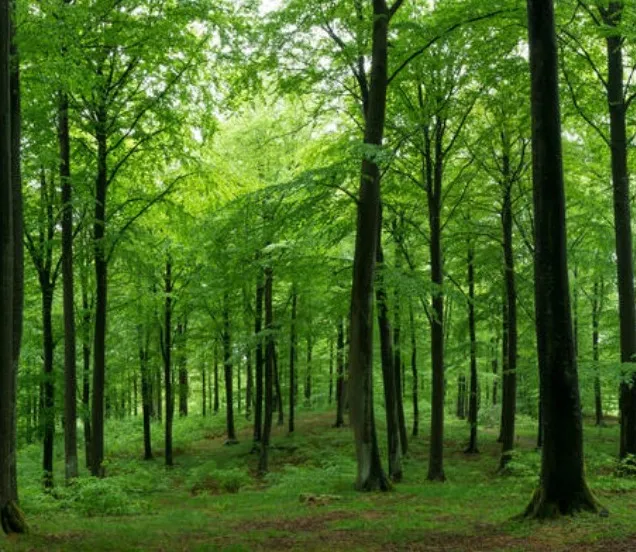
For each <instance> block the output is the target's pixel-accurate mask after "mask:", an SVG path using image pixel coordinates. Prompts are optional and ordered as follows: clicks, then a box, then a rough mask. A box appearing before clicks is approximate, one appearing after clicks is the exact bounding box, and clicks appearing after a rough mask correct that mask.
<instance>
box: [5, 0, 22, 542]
mask: <svg viewBox="0 0 636 552" xmlns="http://www.w3.org/2000/svg"><path fill="white" fill-rule="evenodd" d="M11 19H12V17H11V10H10V2H9V1H8V0H2V1H0V312H2V313H3V315H2V323H0V525H2V529H3V531H4V532H5V533H7V534H9V533H24V532H26V530H27V526H26V522H25V520H24V517H23V515H22V512H21V511H20V509H19V507H18V504H17V500H18V495H17V486H16V465H15V462H16V455H15V451H16V444H15V436H16V432H15V423H16V412H15V408H16V402H15V401H16V394H15V390H16V387H15V378H16V369H17V364H16V358H17V354H16V352H17V351H15V350H14V338H15V328H14V316H20V315H19V313H17V312H16V308H15V307H16V304H15V303H14V293H15V287H14V286H15V242H14V240H15V235H14V229H15V227H14V220H13V217H14V215H15V213H14V205H13V197H14V193H15V191H16V190H15V183H16V181H17V179H15V180H14V179H13V175H12V166H13V165H12V154H13V153H14V152H15V150H14V147H15V145H14V143H13V141H12V131H11V129H12V102H11V97H12V94H11V57H10V52H11Z"/></svg>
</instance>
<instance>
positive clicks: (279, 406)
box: [274, 343, 285, 426]
mask: <svg viewBox="0 0 636 552" xmlns="http://www.w3.org/2000/svg"><path fill="white" fill-rule="evenodd" d="M274 385H275V390H276V399H275V404H276V410H277V411H278V425H279V426H282V425H284V424H285V418H284V415H283V394H282V393H281V389H280V373H279V371H278V352H277V351H276V344H275V343H274Z"/></svg>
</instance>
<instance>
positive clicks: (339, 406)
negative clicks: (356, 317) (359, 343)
mask: <svg viewBox="0 0 636 552" xmlns="http://www.w3.org/2000/svg"><path fill="white" fill-rule="evenodd" d="M337 348H338V350H337V351H336V364H337V371H338V373H337V380H336V424H335V427H342V426H344V410H345V388H344V383H345V382H344V376H345V373H344V372H345V343H344V323H343V321H342V319H341V320H340V322H339V323H338V340H337Z"/></svg>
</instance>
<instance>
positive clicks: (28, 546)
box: [0, 411, 636, 552]
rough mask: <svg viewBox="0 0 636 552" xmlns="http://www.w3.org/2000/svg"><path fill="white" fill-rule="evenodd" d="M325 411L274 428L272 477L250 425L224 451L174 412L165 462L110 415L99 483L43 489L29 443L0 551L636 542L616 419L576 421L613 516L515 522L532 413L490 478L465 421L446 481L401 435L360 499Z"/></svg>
mask: <svg viewBox="0 0 636 552" xmlns="http://www.w3.org/2000/svg"><path fill="white" fill-rule="evenodd" d="M333 418H334V416H333V414H332V413H331V412H329V413H327V412H311V411H310V412H303V413H301V415H300V416H299V419H298V424H297V429H296V433H295V434H294V435H293V436H289V435H287V432H286V428H283V427H275V428H274V434H273V439H272V443H273V447H272V452H271V457H270V458H271V473H270V474H269V475H268V476H267V477H266V478H264V479H259V478H257V477H256V475H255V468H256V464H257V455H255V454H253V453H252V452H251V449H252V444H251V430H250V428H249V426H248V424H247V422H245V421H241V422H240V425H241V426H242V427H241V429H240V432H239V434H240V443H239V444H238V445H236V446H225V445H224V437H223V416H221V415H218V416H210V417H207V418H205V419H204V418H202V417H201V416H191V417H189V418H186V419H178V420H175V464H176V465H175V466H174V467H173V468H172V469H170V470H167V469H165V468H164V467H163V463H162V461H163V458H162V455H161V454H159V451H160V447H161V446H162V441H161V439H160V432H161V427H160V426H159V425H155V426H153V431H154V434H153V437H154V438H155V443H154V444H155V450H156V452H157V454H156V458H155V460H153V461H149V462H144V461H142V460H139V456H140V450H141V432H140V426H141V419H140V418H137V419H135V420H132V421H131V420H129V421H126V422H110V423H109V425H108V426H107V435H108V436H109V439H108V443H107V454H108V467H107V472H108V475H109V477H107V478H106V479H104V480H96V479H93V478H90V477H84V476H83V477H82V478H80V480H79V481H78V482H77V483H76V484H75V485H74V486H72V487H70V488H69V487H65V486H63V485H59V487H58V488H57V489H56V490H55V491H54V492H53V493H51V494H45V493H43V492H42V491H41V490H40V488H39V480H40V477H39V454H40V451H39V447H36V446H35V445H34V446H31V447H27V448H25V449H23V450H22V452H21V454H20V471H21V474H20V477H21V479H20V484H21V488H22V497H21V499H22V505H23V508H24V510H25V513H26V515H27V516H28V519H29V522H30V525H31V534H30V535H28V536H26V537H20V538H17V539H12V540H8V539H6V538H5V537H2V536H0V550H2V551H3V552H4V551H7V552H8V551H13V550H15V551H36V550H37V551H39V550H47V551H64V552H66V551H90V552H92V551H102V550H103V551H106V550H108V551H129V550H130V551H132V550H139V551H142V550H143V551H170V552H176V551H210V550H230V551H251V550H302V551H313V550H329V551H337V550H347V551H348V552H352V551H355V550H364V551H374V550H420V551H444V552H450V551H471V552H478V551H511V552H512V551H541V552H564V551H570V550H572V551H577V552H600V551H608V552H609V551H611V552H623V551H624V552H627V551H634V550H636V478H630V477H622V478H618V477H615V475H614V472H615V468H616V464H615V460H614V458H615V456H616V449H617V442H618V429H617V427H616V426H615V425H610V426H609V427H605V428H595V427H591V426H590V427H586V429H585V431H586V452H587V458H586V462H587V471H588V477H589V482H590V486H591V487H592V489H593V491H594V492H595V494H596V496H597V497H598V499H599V500H600V501H601V503H602V504H603V506H604V507H606V508H607V509H608V510H609V512H610V515H609V516H608V517H600V516H597V515H589V514H588V515H581V516H578V517H575V518H563V519H560V520H557V521H551V522H543V523H538V522H530V521H518V520H514V519H513V518H514V517H515V516H516V515H517V514H519V513H520V512H522V511H523V509H524V507H525V505H526V503H527V502H528V501H529V500H530V496H531V493H532V490H533V488H534V486H535V484H536V481H537V474H538V471H539V463H540V455H539V453H538V452H537V451H536V450H535V447H534V443H535V437H534V434H535V426H536V424H535V423H534V422H532V421H531V420H528V419H523V418H522V419H520V421H519V431H518V433H519V437H518V439H517V453H516V454H515V457H514V460H513V462H512V463H511V466H510V470H509V473H508V474H506V475H500V474H497V472H496V468H497V465H498V458H499V453H500V446H499V445H498V444H497V443H496V432H495V429H494V424H493V427H490V428H489V427H480V451H481V453H480V454H479V455H470V456H469V455H466V454H464V452H463V448H464V445H465V440H466V437H467V434H468V428H467V425H466V423H465V422H460V421H456V420H450V419H449V421H448V426H447V431H446V447H445V455H446V456H445V468H446V475H447V478H448V480H447V482H445V483H443V484H442V483H429V482H427V481H426V468H427V453H428V448H427V438H426V435H423V436H420V437H418V438H415V439H411V442H410V443H409V453H408V455H407V457H406V458H405V459H404V474H405V479H404V482H402V483H400V484H399V485H396V486H395V489H394V490H393V491H392V492H389V493H371V494H360V493H357V492H355V491H354V490H353V488H352V483H353V480H354V475H355V464H354V453H353V445H352V435H351V430H350V428H342V429H334V428H333V427H332V423H333ZM449 418H450V417H449ZM381 438H382V439H384V435H383V434H382V435H381ZM382 442H384V441H382ZM57 448H58V452H59V451H60V450H61V449H62V446H61V443H60V444H59V445H58V446H57ZM59 460H60V461H59V462H58V465H57V466H56V468H57V469H58V471H57V473H56V474H55V475H56V480H57V481H58V482H59V481H61V480H62V477H63V466H62V464H61V459H59Z"/></svg>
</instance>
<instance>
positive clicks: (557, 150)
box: [525, 0, 598, 518]
mask: <svg viewBox="0 0 636 552" xmlns="http://www.w3.org/2000/svg"><path fill="white" fill-rule="evenodd" d="M528 29H529V44H530V73H531V81H532V84H531V105H532V146H533V152H534V154H533V166H532V168H533V183H534V188H533V189H534V220H535V239H536V245H535V247H536V249H535V309H536V324H537V352H538V358H539V375H540V385H541V395H540V396H541V412H542V416H543V435H544V443H543V449H542V456H541V481H540V483H539V487H538V489H537V490H536V491H535V494H534V496H533V498H532V500H531V502H530V504H529V505H528V507H527V509H526V511H525V515H526V516H528V517H536V518H546V517H555V516H558V515H564V514H572V513H575V512H577V511H580V510H589V511H596V510H597V509H598V506H597V504H596V501H595V500H594V498H593V497H592V495H591V493H590V491H589V489H588V487H587V483H586V481H585V473H584V467H583V427H582V419H581V406H580V398H579V387H578V374H577V366H576V358H575V355H574V340H573V335H572V318H571V312H570V293H569V284H568V266H567V246H566V228H565V193H564V181H563V166H562V158H561V114H560V107H559V89H558V68H557V67H558V61H557V44H556V33H555V23H554V2H553V0H528Z"/></svg>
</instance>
